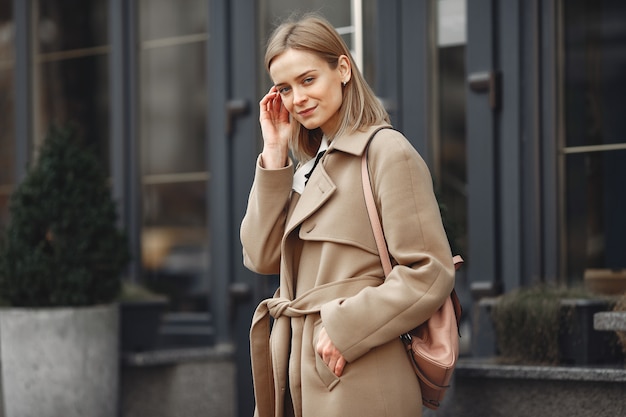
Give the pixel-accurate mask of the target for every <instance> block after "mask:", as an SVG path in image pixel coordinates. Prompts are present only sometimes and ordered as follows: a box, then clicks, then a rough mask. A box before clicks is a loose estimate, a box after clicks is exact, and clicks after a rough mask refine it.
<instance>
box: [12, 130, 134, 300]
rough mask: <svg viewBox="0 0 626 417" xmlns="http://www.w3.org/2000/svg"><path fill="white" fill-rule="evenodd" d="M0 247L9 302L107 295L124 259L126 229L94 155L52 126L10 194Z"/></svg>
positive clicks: (112, 293)
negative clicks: (118, 223)
mask: <svg viewBox="0 0 626 417" xmlns="http://www.w3.org/2000/svg"><path fill="white" fill-rule="evenodd" d="M9 210H10V223H9V225H8V227H7V230H6V233H5V238H4V242H3V244H2V247H1V248H0V298H2V299H3V300H5V301H6V302H7V303H8V304H9V305H12V306H23V307H53V306H86V305H95V304H100V303H107V302H111V301H113V300H114V299H115V298H116V297H117V296H118V294H119V292H120V287H121V281H120V273H121V271H122V269H123V268H124V267H125V266H126V264H127V263H128V261H129V250H128V243H127V239H126V236H125V235H124V234H123V233H122V232H121V231H119V230H118V228H117V226H116V219H117V216H116V210H115V203H114V202H113V200H112V198H111V194H110V190H109V188H108V186H107V179H106V176H105V174H104V172H103V171H102V170H101V169H100V163H99V161H98V159H97V158H96V157H95V155H93V154H92V153H91V152H90V151H88V150H87V149H86V148H85V147H84V146H81V144H80V143H79V141H78V140H77V138H76V137H75V135H74V134H73V133H72V131H71V130H70V129H61V128H57V127H53V128H52V129H51V130H50V132H49V133H48V135H47V137H46V139H45V142H44V144H43V145H42V147H41V150H40V156H39V159H38V161H37V164H36V165H35V166H34V167H33V168H32V169H30V170H29V172H28V173H27V175H26V177H25V178H24V180H23V181H22V182H21V183H20V184H19V186H18V187H17V188H16V190H15V191H14V193H13V194H12V196H11V202H10V206H9Z"/></svg>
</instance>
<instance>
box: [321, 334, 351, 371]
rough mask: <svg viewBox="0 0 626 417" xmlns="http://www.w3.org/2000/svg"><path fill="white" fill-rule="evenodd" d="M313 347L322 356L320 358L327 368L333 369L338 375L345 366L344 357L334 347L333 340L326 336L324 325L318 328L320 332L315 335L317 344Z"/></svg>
mask: <svg viewBox="0 0 626 417" xmlns="http://www.w3.org/2000/svg"><path fill="white" fill-rule="evenodd" d="M315 349H316V351H317V353H318V354H319V355H320V356H321V357H322V360H323V361H324V363H325V364H326V365H327V366H328V368H329V369H330V370H331V371H333V372H334V373H335V375H337V377H340V376H341V374H342V373H343V369H344V368H345V366H346V359H345V358H344V357H343V355H342V354H341V352H339V350H338V349H337V348H336V347H335V344H334V343H333V341H332V340H330V337H329V336H328V333H326V329H325V328H324V327H322V328H321V329H320V332H319V334H318V335H317V344H316V346H315Z"/></svg>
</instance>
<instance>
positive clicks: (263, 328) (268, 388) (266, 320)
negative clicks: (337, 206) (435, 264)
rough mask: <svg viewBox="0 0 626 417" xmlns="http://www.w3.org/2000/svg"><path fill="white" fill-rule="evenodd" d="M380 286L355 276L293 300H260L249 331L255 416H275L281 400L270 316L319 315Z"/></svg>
mask: <svg viewBox="0 0 626 417" xmlns="http://www.w3.org/2000/svg"><path fill="white" fill-rule="evenodd" d="M381 283H382V279H381V278H377V277H357V278H350V279H346V280H342V281H335V282H331V283H328V284H324V285H320V286H319V287H315V288H313V289H311V290H309V291H307V292H305V293H304V294H302V295H301V296H299V297H297V298H296V299H294V300H289V299H288V298H284V297H274V298H268V299H266V300H263V301H261V303H260V304H259V305H258V307H257V309H256V311H255V312H254V316H253V319H252V326H251V329H250V353H251V355H250V357H251V362H252V377H253V380H254V396H255V398H256V408H257V413H256V414H255V415H257V416H258V417H274V416H278V415H282V412H280V413H277V411H278V410H277V409H276V403H277V402H279V400H280V399H281V398H282V396H281V393H280V392H276V390H275V387H274V370H273V366H272V357H271V352H270V342H269V339H270V316H272V317H274V319H276V320H280V319H281V318H282V319H286V318H290V317H300V316H304V315H307V314H313V313H318V312H319V311H320V309H321V308H322V305H323V304H324V303H327V302H329V301H331V300H333V299H337V298H343V297H350V296H352V295H355V294H356V293H358V292H359V291H361V290H362V289H364V288H366V287H373V286H377V285H380V284H381Z"/></svg>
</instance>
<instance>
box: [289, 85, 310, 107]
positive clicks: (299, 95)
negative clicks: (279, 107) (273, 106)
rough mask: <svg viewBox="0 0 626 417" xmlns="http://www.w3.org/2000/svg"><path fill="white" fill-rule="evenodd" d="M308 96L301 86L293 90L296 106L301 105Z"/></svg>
mask: <svg viewBox="0 0 626 417" xmlns="http://www.w3.org/2000/svg"><path fill="white" fill-rule="evenodd" d="M307 99H308V97H307V95H306V94H305V93H304V91H303V90H302V89H301V88H294V90H293V104H295V105H296V106H298V105H301V104H303V103H305V102H306V101H307Z"/></svg>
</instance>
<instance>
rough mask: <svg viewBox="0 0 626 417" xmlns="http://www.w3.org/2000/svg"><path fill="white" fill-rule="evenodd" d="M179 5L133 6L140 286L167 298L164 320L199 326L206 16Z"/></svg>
mask: <svg viewBox="0 0 626 417" xmlns="http://www.w3.org/2000/svg"><path fill="white" fill-rule="evenodd" d="M182 4H184V7H182V5H181V4H180V3H178V2H172V1H169V0H140V1H138V3H137V5H138V16H139V22H138V24H139V27H138V30H139V51H138V53H139V74H138V75H139V115H140V121H139V137H140V155H141V160H140V162H139V163H140V171H141V182H142V196H141V197H142V198H141V202H142V227H143V228H142V233H141V244H142V266H143V273H144V276H143V280H144V282H145V283H146V284H147V285H148V286H150V287H151V288H152V289H154V290H156V291H158V292H160V293H165V294H167V295H168V296H169V298H170V308H171V311H172V314H171V315H170V318H173V317H176V314H185V317H186V320H187V321H189V320H191V321H193V320H204V321H206V320H205V319H206V318H204V319H203V317H199V316H190V314H192V313H194V312H195V313H198V314H199V315H200V316H202V315H204V316H206V314H207V312H208V309H209V307H208V301H209V276H208V274H209V272H208V270H209V248H208V241H209V239H208V225H207V218H208V204H207V187H208V182H209V181H210V174H209V167H208V166H207V162H206V161H207V159H208V157H207V154H206V150H207V147H206V137H207V135H206V102H207V97H206V64H205V60H206V52H205V51H206V41H207V37H208V34H207V16H208V12H207V2H206V1H204V0H186V1H185V2H183V3H182ZM202 312H203V313H204V314H202ZM174 313H176V314H174ZM193 317H195V318H193ZM166 330H167V329H166Z"/></svg>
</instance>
